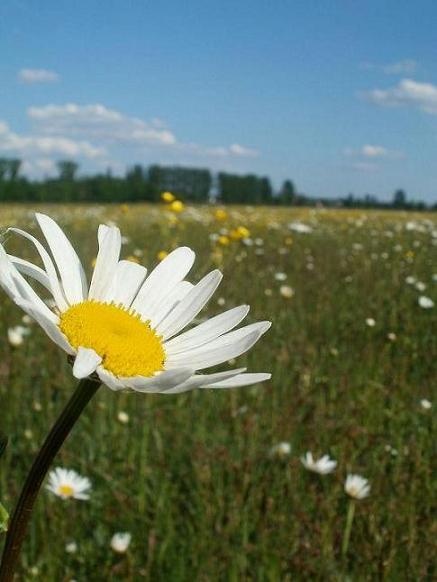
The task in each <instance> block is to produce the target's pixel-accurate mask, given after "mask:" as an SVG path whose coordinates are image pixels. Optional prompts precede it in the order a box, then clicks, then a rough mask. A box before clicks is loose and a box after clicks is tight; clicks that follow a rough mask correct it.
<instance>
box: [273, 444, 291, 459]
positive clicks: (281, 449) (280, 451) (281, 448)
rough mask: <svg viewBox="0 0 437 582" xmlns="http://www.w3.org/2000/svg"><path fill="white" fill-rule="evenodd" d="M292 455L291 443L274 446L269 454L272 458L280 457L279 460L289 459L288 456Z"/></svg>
mask: <svg viewBox="0 0 437 582" xmlns="http://www.w3.org/2000/svg"><path fill="white" fill-rule="evenodd" d="M290 453H291V445H290V443H287V442H286V441H283V442H281V443H278V444H277V445H273V447H271V449H270V451H269V454H270V456H271V457H279V458H283V457H288V455H289V454H290Z"/></svg>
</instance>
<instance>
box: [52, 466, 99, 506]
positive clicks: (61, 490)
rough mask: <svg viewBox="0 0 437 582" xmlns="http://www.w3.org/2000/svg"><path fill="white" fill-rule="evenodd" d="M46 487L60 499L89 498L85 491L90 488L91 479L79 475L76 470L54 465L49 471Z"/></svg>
mask: <svg viewBox="0 0 437 582" xmlns="http://www.w3.org/2000/svg"><path fill="white" fill-rule="evenodd" d="M46 489H48V490H49V491H51V492H52V493H54V494H55V495H57V496H58V497H61V498H62V499H71V498H73V499H81V500H84V501H85V500H87V499H89V497H90V496H89V494H88V493H87V492H88V491H89V490H90V489H91V481H90V480H89V479H88V478H87V477H81V476H80V475H79V474H78V473H76V471H73V470H71V469H62V468H61V467H56V469H53V471H50V473H49V482H48V483H47V485H46Z"/></svg>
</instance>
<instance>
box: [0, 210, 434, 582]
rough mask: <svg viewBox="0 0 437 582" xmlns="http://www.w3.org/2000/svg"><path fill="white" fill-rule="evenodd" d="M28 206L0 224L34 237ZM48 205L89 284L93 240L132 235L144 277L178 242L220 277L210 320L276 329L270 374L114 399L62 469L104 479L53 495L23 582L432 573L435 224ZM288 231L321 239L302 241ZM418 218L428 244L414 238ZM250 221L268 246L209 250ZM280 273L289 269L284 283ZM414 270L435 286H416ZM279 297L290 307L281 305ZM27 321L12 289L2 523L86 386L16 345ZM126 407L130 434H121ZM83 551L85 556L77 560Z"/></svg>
mask: <svg viewBox="0 0 437 582" xmlns="http://www.w3.org/2000/svg"><path fill="white" fill-rule="evenodd" d="M31 210H32V209H30V208H26V207H13V206H4V207H3V208H2V215H1V218H0V220H1V226H2V227H6V226H8V225H11V224H14V225H16V226H19V227H21V228H24V229H32V230H33V231H34V232H36V229H35V228H34V226H33V220H32V217H31V215H30V211H31ZM46 210H47V211H48V212H49V213H50V214H51V215H52V216H53V217H55V218H57V219H58V220H59V221H60V223H61V224H62V226H63V227H65V229H66V231H67V233H68V234H69V236H70V237H71V239H72V240H73V241H74V244H75V246H76V248H77V249H78V251H79V254H80V255H81V257H82V258H83V260H84V264H85V265H87V268H88V270H89V271H90V269H91V261H92V259H93V257H94V256H95V254H96V240H95V239H96V227H97V225H98V224H99V222H100V221H102V222H104V221H107V220H114V221H115V222H117V224H118V225H119V226H120V227H121V229H122V232H123V234H125V235H127V236H128V237H129V239H130V240H129V242H127V243H126V244H125V245H124V249H123V254H124V256H128V255H131V254H132V253H133V252H134V250H135V249H140V250H142V251H143V253H144V256H143V257H142V258H141V262H143V263H144V264H145V265H147V266H149V267H150V266H152V265H153V264H156V255H157V253H158V251H160V250H169V249H171V248H173V247H175V246H177V245H180V244H188V245H189V246H192V248H193V249H194V250H195V251H196V252H197V255H198V258H197V261H196V265H195V267H194V269H193V273H192V275H191V279H194V280H198V279H199V278H200V277H201V276H202V275H203V274H204V273H206V272H207V271H208V270H210V269H211V268H213V267H214V266H215V265H219V266H220V268H222V269H223V271H224V281H223V282H222V285H221V287H220V289H219V290H218V292H217V294H216V296H215V298H214V299H213V300H212V301H211V303H210V305H209V307H208V309H207V310H206V311H205V314H208V315H209V314H215V313H218V312H220V311H222V310H223V309H226V308H230V307H232V306H234V305H238V304H241V303H249V304H250V305H251V307H252V309H251V312H250V314H249V316H248V323H250V322H252V321H256V320H259V319H271V320H272V321H273V327H272V329H271V330H270V331H269V333H268V334H266V335H265V336H264V337H263V338H262V339H261V340H260V342H259V343H258V344H257V345H256V346H255V348H253V349H252V351H251V352H250V353H249V355H247V356H245V357H242V358H239V360H238V364H239V365H240V364H244V365H246V364H247V366H248V367H249V368H250V370H251V371H260V372H263V371H270V372H272V374H273V378H272V381H271V382H268V383H265V384H263V385H259V386H255V387H249V388H242V389H239V390H236V391H196V392H192V393H188V394H183V395H179V396H163V395H157V396H147V395H140V394H120V393H113V392H111V391H110V390H108V389H106V388H104V387H103V388H101V389H100V391H99V392H98V394H97V396H96V397H95V399H94V400H93V401H92V402H91V403H90V405H89V406H88V408H87V410H86V411H85V413H84V414H83V416H82V417H81V419H80V421H79V423H78V424H77V426H76V427H75V429H74V431H73V433H72V434H71V436H70V437H69V439H68V441H67V442H66V444H65V446H64V448H63V449H62V451H61V453H60V455H59V457H58V459H57V462H56V464H57V465H60V466H64V467H66V468H73V469H75V470H77V471H78V472H80V473H81V474H83V475H85V476H88V477H89V478H90V479H91V480H92V482H93V491H92V496H91V500H90V501H89V502H80V501H71V502H64V501H62V500H60V499H58V498H56V497H54V496H53V495H51V494H50V493H49V492H47V491H43V492H42V493H41V496H40V498H39V500H38V502H37V507H36V510H35V513H34V516H33V520H32V523H31V527H30V531H29V534H28V537H27V538H26V542H25V547H24V551H23V555H22V563H21V571H20V576H19V579H20V580H33V579H38V580H44V581H45V580H47V581H52V580H53V581H60V580H70V579H76V580H78V581H85V580H87V581H88V580H89V581H100V580H102V581H103V580H105V581H107V580H128V581H130V580H134V581H136V580H153V581H155V580H163V581H173V580H174V581H179V580H180V581H185V580H187V581H188V580H196V581H197V580H199V581H215V580H231V581H240V580H257V581H263V580H268V581H278V580H281V581H282V580H284V581H291V580H346V579H349V580H393V581H399V580H431V579H432V576H433V573H432V569H431V568H432V558H433V556H434V548H433V543H434V542H435V537H436V529H435V527H434V531H433V530H432V517H431V511H432V509H431V508H432V503H431V501H432V496H433V495H435V487H434V488H433V484H432V480H431V460H432V456H433V452H434V451H433V440H432V433H431V430H432V424H433V420H432V417H433V409H431V410H425V409H423V408H422V407H421V405H420V400H421V399H422V398H428V399H430V400H433V394H432V389H433V387H434V386H435V378H436V367H435V360H436V358H435V354H436V344H435V323H436V317H435V312H436V308H435V307H434V308H433V309H422V308H421V307H419V305H418V303H417V300H418V297H419V296H420V295H421V294H423V295H426V296H428V297H430V298H432V299H433V300H434V301H435V302H437V301H436V299H437V293H436V286H437V284H436V282H435V281H434V282H433V279H432V275H433V260H435V251H436V246H435V245H434V246H433V245H432V236H431V234H432V230H434V232H435V231H436V228H437V226H436V223H435V217H433V216H432V215H425V214H421V215H415V216H413V215H407V214H402V213H393V212H390V213H388V212H387V213H374V212H341V211H329V212H324V211H306V210H299V211H293V210H289V211H288V210H284V209H281V210H271V209H260V208H258V209H245V208H235V209H233V210H231V211H230V216H229V218H228V220H227V221H225V222H224V223H220V224H217V223H216V222H215V221H214V218H213V211H212V210H209V209H188V210H187V211H186V212H185V213H183V214H182V215H179V219H178V221H177V223H176V224H172V223H170V221H169V220H168V216H167V213H166V212H164V211H163V210H162V209H160V208H158V207H147V206H139V207H131V208H130V209H126V208H124V209H123V208H119V207H100V208H99V207H80V208H79V207H74V206H72V207H67V206H64V207H62V206H55V207H52V208H49V209H46ZM293 220H303V221H304V222H305V223H307V224H312V225H313V226H314V230H313V232H312V233H311V234H298V233H293V232H290V231H289V230H288V229H287V224H288V223H289V222H291V221H293ZM412 220H414V221H417V223H418V225H419V229H418V230H417V229H415V230H409V229H407V228H406V223H407V222H408V221H412ZM433 220H434V224H433V222H432V221H433ZM239 224H241V225H244V226H246V227H248V228H249V229H250V231H251V236H252V238H253V239H256V238H257V237H260V238H262V239H263V241H264V244H263V245H262V246H257V245H256V244H255V245H253V246H250V247H249V246H247V247H246V246H245V245H244V244H243V243H241V242H234V243H232V244H231V245H229V246H228V247H220V248H219V249H218V250H217V247H216V246H215V244H214V243H212V242H210V240H209V234H210V233H212V232H218V230H219V229H220V228H229V227H233V226H238V225H239ZM6 238H7V248H8V250H9V249H11V250H10V252H15V253H17V254H19V255H20V256H23V257H27V258H30V259H32V260H35V256H34V254H33V251H32V249H31V248H30V246H29V245H27V244H25V243H23V242H22V241H20V240H18V239H17V238H15V237H12V236H10V235H7V237H6ZM435 240H437V239H434V241H435ZM257 249H263V253H264V254H259V253H260V251H259V250H257ZM281 249H283V250H281ZM261 252H262V251H261ZM311 264H312V265H313V268H311V267H309V266H308V265H311ZM434 269H435V263H434ZM277 272H284V273H286V274H287V281H286V282H285V283H284V282H278V281H276V280H275V278H274V274H275V273H277ZM435 272H436V270H434V273H435ZM409 275H413V276H415V277H416V278H417V279H418V280H419V281H422V282H423V283H425V284H426V285H427V288H426V290H425V291H423V292H419V291H417V290H416V289H415V288H414V287H413V286H411V285H408V284H406V283H405V278H406V277H407V276H409ZM284 284H288V285H291V286H292V287H293V289H294V291H295V294H294V296H293V298H291V299H286V298H284V297H282V296H281V295H280V293H279V288H280V286H281V285H284ZM266 290H267V293H266ZM269 290H270V291H269ZM219 297H223V298H225V299H226V304H225V306H224V307H219V306H218V305H217V298H219ZM202 315H203V314H202ZM21 316H22V313H21V312H20V311H19V310H18V308H16V307H14V306H13V305H12V303H11V301H10V300H9V299H8V298H6V296H5V295H4V294H2V296H1V298H0V349H1V354H2V357H1V360H0V380H1V381H0V411H1V412H0V422H1V425H0V428H1V430H2V431H3V432H5V433H6V434H8V435H9V438H10V443H9V446H8V449H7V452H6V453H5V456H4V457H3V458H2V459H1V461H0V501H2V502H3V504H4V505H5V506H6V507H8V508H9V509H12V507H13V505H14V500H15V499H16V496H17V494H18V492H19V489H20V485H21V484H22V481H23V478H24V476H25V474H26V470H27V469H28V467H29V465H30V463H31V461H32V458H33V457H34V455H35V453H36V451H37V450H38V447H39V445H40V444H41V442H42V439H43V438H44V435H45V434H46V433H47V430H48V428H49V426H50V424H51V423H52V422H53V421H54V420H55V418H56V416H57V415H58V413H59V412H60V410H61V408H62V407H63V405H64V403H65V402H66V400H67V399H68V395H69V394H70V393H71V391H72V389H73V387H74V381H73V378H72V375H71V369H70V368H69V365H68V363H67V361H66V358H65V356H64V354H63V353H61V351H60V350H59V349H58V348H57V347H56V346H55V345H53V344H52V343H51V341H50V340H49V339H48V338H47V337H46V336H45V335H44V334H43V332H42V331H41V330H40V329H39V328H38V327H37V326H36V324H34V325H32V332H31V334H30V336H29V337H28V338H26V340H25V342H24V344H23V345H22V346H21V347H19V348H15V349H14V348H12V347H11V346H10V345H9V343H8V341H7V329H8V327H11V326H13V325H17V324H19V323H20V322H21ZM369 317H371V318H374V319H375V321H376V325H375V326H374V327H369V326H367V325H366V323H365V320H366V318H369ZM390 332H391V333H395V334H396V340H395V341H390V340H389V339H388V338H387V334H388V333H390ZM119 411H125V412H127V413H128V415H129V422H128V424H122V423H120V422H119V421H118V420H117V414H118V412H119ZM280 441H287V442H290V443H291V446H292V452H291V454H290V456H288V457H287V458H284V459H279V458H272V457H271V456H269V449H270V448H271V447H272V446H273V445H275V444H277V443H278V442H280ZM390 447H391V448H390ZM307 450H311V451H313V452H314V453H315V454H316V455H319V454H323V453H329V454H330V455H331V456H332V457H334V458H335V459H336V460H337V461H338V467H337V470H336V471H335V473H333V474H332V475H327V476H318V475H314V474H311V473H309V472H307V471H306V470H305V469H304V468H303V467H302V465H301V463H300V461H299V456H300V455H301V454H303V453H304V452H305V451H307ZM348 472H355V473H358V474H360V475H362V476H364V477H366V478H367V479H369V481H370V484H371V487H372V489H371V495H370V497H368V498H367V499H365V500H362V501H358V502H357V503H356V512H355V519H354V523H353V527H352V533H351V540H350V544H349V550H348V553H347V555H346V556H342V555H341V545H342V538H343V534H344V528H345V521H346V514H347V508H348V502H349V501H348V498H347V496H346V495H345V493H344V491H343V485H344V480H345V478H346V475H347V473H348ZM116 531H129V532H131V533H132V543H131V546H130V548H129V550H128V553H127V554H125V555H116V554H114V552H112V550H111V549H110V547H109V541H110V538H111V536H112V534H113V533H114V532H116ZM72 540H74V541H76V543H77V544H78V551H77V552H76V553H75V554H68V553H66V551H65V544H66V543H68V542H70V541H72Z"/></svg>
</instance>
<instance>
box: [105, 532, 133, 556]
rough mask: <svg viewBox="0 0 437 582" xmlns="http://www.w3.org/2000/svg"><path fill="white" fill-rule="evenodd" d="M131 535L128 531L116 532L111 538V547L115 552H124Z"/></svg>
mask: <svg viewBox="0 0 437 582" xmlns="http://www.w3.org/2000/svg"><path fill="white" fill-rule="evenodd" d="M131 539H132V535H131V534H130V533H128V532H117V533H115V534H114V535H113V536H112V538H111V544H110V545H111V549H112V550H114V552H117V554H124V553H125V552H126V551H127V549H128V547H129V544H130V542H131Z"/></svg>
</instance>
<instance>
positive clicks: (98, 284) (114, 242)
mask: <svg viewBox="0 0 437 582" xmlns="http://www.w3.org/2000/svg"><path fill="white" fill-rule="evenodd" d="M98 240H99V252H98V253H97V259H96V265H95V267H94V272H93V276H92V279H91V285H90V290H89V293H88V298H89V299H96V300H100V299H101V298H102V296H103V294H104V293H105V292H106V291H107V290H108V287H109V285H110V284H111V281H112V278H113V276H114V272H115V269H116V267H117V264H118V259H119V257H120V249H121V234H120V230H119V229H118V228H117V227H116V226H111V227H109V226H106V225H105V224H101V225H100V226H99V231H98Z"/></svg>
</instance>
